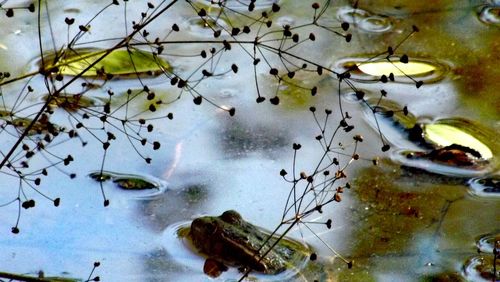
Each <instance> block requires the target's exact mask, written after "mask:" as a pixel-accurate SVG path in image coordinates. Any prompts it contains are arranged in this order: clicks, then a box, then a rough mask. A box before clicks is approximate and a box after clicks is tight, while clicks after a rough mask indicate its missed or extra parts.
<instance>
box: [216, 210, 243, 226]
mask: <svg viewBox="0 0 500 282" xmlns="http://www.w3.org/2000/svg"><path fill="white" fill-rule="evenodd" d="M220 218H221V219H222V220H223V221H225V222H227V223H231V224H235V223H240V222H241V220H242V218H241V215H240V214H239V213H238V212H236V211H234V210H228V211H225V212H224V213H223V214H222V215H221V216H220Z"/></svg>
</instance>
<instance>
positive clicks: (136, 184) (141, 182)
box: [113, 177, 158, 190]
mask: <svg viewBox="0 0 500 282" xmlns="http://www.w3.org/2000/svg"><path fill="white" fill-rule="evenodd" d="M113 182H114V183H116V184H117V185H118V187H120V188H123V189H126V190H144V189H153V188H158V186H157V185H156V184H154V183H151V182H149V181H147V180H145V179H141V178H132V177H130V178H125V177H124V178H116V179H114V180H113Z"/></svg>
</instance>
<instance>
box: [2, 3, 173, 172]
mask: <svg viewBox="0 0 500 282" xmlns="http://www.w3.org/2000/svg"><path fill="white" fill-rule="evenodd" d="M177 1H178V0H173V1H172V2H170V3H169V4H168V5H167V6H166V7H165V8H163V9H162V10H161V11H159V12H158V13H157V14H155V15H154V16H152V17H151V18H150V19H149V20H148V21H146V22H144V23H143V24H141V25H139V26H138V27H137V28H136V29H135V30H134V31H132V32H131V33H130V34H129V35H128V36H127V37H125V38H124V39H123V40H121V41H120V42H119V43H117V44H116V45H115V46H113V47H112V48H110V49H108V50H107V51H106V52H105V53H104V54H103V55H102V56H101V57H99V58H98V59H97V60H96V61H94V62H93V63H92V64H90V65H89V66H87V67H86V68H85V69H84V70H83V71H81V72H80V73H79V74H77V75H76V76H74V77H73V78H71V79H70V80H69V81H68V82H66V83H65V84H64V85H63V86H62V87H61V88H59V89H57V90H56V91H55V92H54V93H52V94H49V97H48V98H47V101H45V103H44V104H43V106H42V108H41V109H40V110H39V111H38V113H37V114H36V116H35V117H34V118H33V120H32V121H31V123H30V124H29V125H28V126H27V127H26V128H25V130H24V131H23V133H22V134H21V136H19V138H18V139H17V141H16V143H15V144H14V145H13V146H12V148H11V149H10V150H9V152H8V153H7V154H6V155H5V157H4V158H3V159H2V162H0V169H2V168H3V166H4V165H5V163H6V162H7V161H8V160H9V159H10V157H11V156H12V154H13V153H14V152H15V150H16V149H17V147H19V145H20V144H21V143H22V142H23V140H24V138H25V137H26V136H27V135H28V132H29V131H30V130H31V128H33V125H34V124H35V123H36V122H37V121H38V119H39V118H40V116H41V115H42V114H43V113H44V112H45V110H46V109H47V107H48V105H49V104H50V102H51V101H52V97H53V96H54V95H58V94H59V93H61V92H62V91H63V90H64V89H65V88H66V87H68V86H69V85H71V84H72V83H73V82H75V81H76V80H77V79H78V78H80V77H81V76H82V75H83V74H84V73H85V72H86V71H88V70H89V69H91V68H92V67H94V66H95V65H96V64H97V63H99V62H100V61H101V60H103V59H104V58H105V57H106V56H108V55H109V54H110V53H111V52H113V51H114V50H117V49H119V48H122V47H124V46H127V44H128V42H129V41H130V40H131V39H132V38H133V37H134V36H135V35H136V34H137V33H139V32H140V31H141V30H142V29H143V28H144V27H146V26H147V25H148V24H150V23H151V22H153V21H154V20H155V19H156V18H157V17H159V16H160V15H161V14H163V13H164V12H166V11H167V10H168V9H170V8H171V7H172V6H173V5H174V4H175V3H176V2H177ZM40 2H41V0H39V1H38V5H39V7H40V5H41V3H40ZM38 15H39V17H40V9H38ZM38 26H39V28H40V22H39V23H38ZM39 37H41V34H39ZM40 49H42V45H41V43H40ZM40 56H42V58H43V53H41V54H40ZM45 78H46V79H47V77H45Z"/></svg>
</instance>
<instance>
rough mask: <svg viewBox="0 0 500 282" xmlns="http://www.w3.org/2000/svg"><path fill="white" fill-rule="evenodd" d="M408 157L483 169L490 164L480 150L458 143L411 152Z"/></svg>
mask: <svg viewBox="0 0 500 282" xmlns="http://www.w3.org/2000/svg"><path fill="white" fill-rule="evenodd" d="M406 157H407V158H410V159H411V158H422V159H428V160H430V161H433V162H437V163H440V164H444V165H448V166H455V167H467V168H471V169H477V170H479V169H483V168H484V167H485V166H486V165H487V164H488V161H487V160H485V159H483V158H482V156H481V154H480V153H479V152H477V151H476V150H474V149H471V148H469V147H466V146H462V145H458V144H451V145H448V146H445V147H442V148H437V149H434V150H432V151H430V152H428V153H425V152H411V153H409V154H407V156H406Z"/></svg>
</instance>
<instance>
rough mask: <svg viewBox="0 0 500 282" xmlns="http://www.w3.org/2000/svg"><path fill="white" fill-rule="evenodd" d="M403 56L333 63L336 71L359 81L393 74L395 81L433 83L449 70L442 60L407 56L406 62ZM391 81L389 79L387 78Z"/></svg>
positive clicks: (377, 78)
mask: <svg viewBox="0 0 500 282" xmlns="http://www.w3.org/2000/svg"><path fill="white" fill-rule="evenodd" d="M402 58H403V57H391V58H390V59H385V58H378V59H370V56H366V57H348V58H344V59H341V60H339V61H337V62H336V63H334V65H333V69H334V70H335V72H337V73H344V72H349V73H350V74H351V78H352V79H356V80H357V81H359V82H378V81H380V79H381V77H382V76H383V75H385V76H386V77H390V76H391V74H392V75H393V76H394V82H396V83H411V84H414V83H415V81H416V80H418V81H422V82H423V83H433V82H438V81H440V80H442V79H443V78H444V77H445V75H446V74H447V73H448V72H449V69H450V66H449V65H448V64H446V63H444V62H440V61H437V60H431V59H423V58H409V60H408V62H407V63H404V62H401V61H405V60H404V59H402ZM388 81H389V82H392V81H391V80H388Z"/></svg>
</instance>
